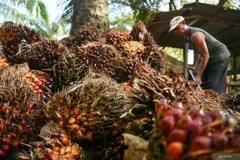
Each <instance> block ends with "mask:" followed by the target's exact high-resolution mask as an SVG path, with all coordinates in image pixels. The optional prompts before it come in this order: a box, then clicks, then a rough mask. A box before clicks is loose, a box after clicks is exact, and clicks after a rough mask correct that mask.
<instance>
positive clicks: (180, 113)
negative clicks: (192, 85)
mask: <svg viewBox="0 0 240 160" xmlns="http://www.w3.org/2000/svg"><path fill="white" fill-rule="evenodd" d="M169 115H172V116H173V117H174V119H175V121H178V120H179V119H181V118H183V116H184V111H183V110H182V109H180V108H173V109H171V111H170V112H169Z"/></svg>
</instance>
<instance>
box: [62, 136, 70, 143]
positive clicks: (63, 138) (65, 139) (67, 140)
mask: <svg viewBox="0 0 240 160" xmlns="http://www.w3.org/2000/svg"><path fill="white" fill-rule="evenodd" d="M61 142H62V143H63V144H64V145H68V144H69V139H68V137H62V138H61Z"/></svg>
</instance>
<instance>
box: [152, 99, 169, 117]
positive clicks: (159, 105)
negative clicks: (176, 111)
mask: <svg viewBox="0 0 240 160" xmlns="http://www.w3.org/2000/svg"><path fill="white" fill-rule="evenodd" d="M168 110H169V105H168V101H167V100H166V99H161V100H159V101H158V102H156V103H155V111H156V112H157V113H159V114H160V115H161V116H166V115H167V114H168Z"/></svg>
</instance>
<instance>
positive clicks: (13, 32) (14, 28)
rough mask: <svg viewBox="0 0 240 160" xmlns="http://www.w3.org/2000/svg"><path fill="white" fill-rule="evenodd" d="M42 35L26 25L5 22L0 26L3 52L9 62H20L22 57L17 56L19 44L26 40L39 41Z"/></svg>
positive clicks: (27, 41)
mask: <svg viewBox="0 0 240 160" xmlns="http://www.w3.org/2000/svg"><path fill="white" fill-rule="evenodd" d="M41 39H42V36H41V35H40V34H39V33H38V32H36V31H35V30H34V29H31V28H29V27H28V26H26V25H22V24H19V25H17V24H15V23H13V22H5V23H4V24H3V25H2V27H1V28H0V40H1V44H2V45H3V52H4V55H5V56H6V58H7V59H8V61H9V62H10V63H18V64H20V63H22V62H24V60H23V59H21V58H20V57H18V56H17V52H18V48H19V44H21V43H22V41H26V43H27V44H31V43H34V42H37V41H40V40H41Z"/></svg>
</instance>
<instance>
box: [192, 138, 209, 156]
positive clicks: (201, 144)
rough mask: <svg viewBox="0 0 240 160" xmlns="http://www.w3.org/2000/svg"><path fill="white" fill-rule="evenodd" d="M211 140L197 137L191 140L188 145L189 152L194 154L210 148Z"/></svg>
mask: <svg viewBox="0 0 240 160" xmlns="http://www.w3.org/2000/svg"><path fill="white" fill-rule="evenodd" d="M211 144H212V139H211V138H210V137H207V136H198V137H195V138H194V139H193V141H192V142H191V144H190V147H189V152H190V153H191V152H196V151H200V150H207V149H210V148H211Z"/></svg>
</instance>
